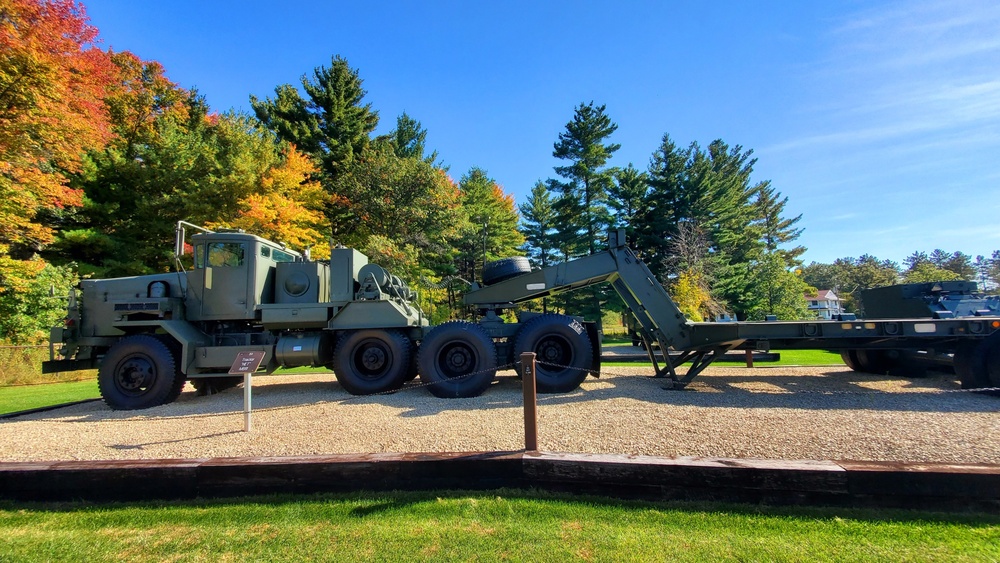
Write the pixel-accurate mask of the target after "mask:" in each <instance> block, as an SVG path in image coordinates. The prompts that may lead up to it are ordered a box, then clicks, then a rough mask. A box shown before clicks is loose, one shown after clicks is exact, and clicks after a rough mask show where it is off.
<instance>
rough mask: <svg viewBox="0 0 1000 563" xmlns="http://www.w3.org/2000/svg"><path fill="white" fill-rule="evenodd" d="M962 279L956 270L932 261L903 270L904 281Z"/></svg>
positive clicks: (919, 281)
mask: <svg viewBox="0 0 1000 563" xmlns="http://www.w3.org/2000/svg"><path fill="white" fill-rule="evenodd" d="M961 279H962V277H961V276H960V275H958V274H956V273H955V272H952V271H951V270H945V269H944V268H939V267H937V266H935V265H934V264H931V263H930V262H924V263H920V264H916V265H914V266H913V267H911V268H909V269H908V270H906V271H905V272H903V283H921V282H939V281H951V280H961Z"/></svg>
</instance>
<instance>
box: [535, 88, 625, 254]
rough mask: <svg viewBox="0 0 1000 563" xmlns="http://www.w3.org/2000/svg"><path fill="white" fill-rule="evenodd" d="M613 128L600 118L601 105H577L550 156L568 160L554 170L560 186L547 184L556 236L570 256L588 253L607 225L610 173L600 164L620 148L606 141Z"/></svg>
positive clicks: (606, 117) (602, 108) (597, 244)
mask: <svg viewBox="0 0 1000 563" xmlns="http://www.w3.org/2000/svg"><path fill="white" fill-rule="evenodd" d="M617 129H618V125H617V124H615V123H613V122H612V121H611V118H610V117H608V116H607V114H605V106H603V105H601V106H595V105H594V102H590V103H589V104H582V103H581V104H580V105H579V106H577V108H576V111H575V112H574V114H573V120H572V121H570V122H569V123H567V124H566V130H565V131H563V132H562V133H560V134H559V140H558V141H557V142H556V143H555V144H554V145H553V150H552V156H554V157H556V158H558V159H560V160H565V161H568V164H566V165H565V166H556V167H555V171H556V174H558V175H559V176H560V177H562V178H563V179H564V180H565V181H563V182H553V184H552V185H553V186H555V187H556V188H558V190H559V192H560V193H561V195H562V197H561V198H560V200H559V202H557V206H556V209H557V211H558V213H559V215H558V219H557V220H558V222H559V227H558V231H559V232H560V237H562V238H565V242H564V243H563V245H564V247H565V248H567V249H572V250H571V251H572V252H581V253H586V254H594V253H595V252H596V251H597V249H598V247H599V246H600V241H601V240H603V239H604V235H605V231H606V230H607V226H608V225H609V224H610V213H609V211H608V207H607V192H608V189H609V187H610V186H611V185H612V177H613V172H614V170H613V169H608V168H606V165H607V162H608V160H609V159H610V158H611V156H612V155H613V154H614V153H615V152H616V151H617V150H618V149H619V148H621V145H619V144H617V143H609V142H607V139H608V137H610V136H611V135H612V134H613V133H614V132H615V131H616V130H617Z"/></svg>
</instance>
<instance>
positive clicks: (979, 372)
mask: <svg viewBox="0 0 1000 563" xmlns="http://www.w3.org/2000/svg"><path fill="white" fill-rule="evenodd" d="M998 348H1000V332H996V333H993V334H991V335H990V336H987V337H986V338H984V339H982V340H978V341H966V342H962V343H961V344H960V345H959V346H958V348H957V349H956V350H955V374H956V375H958V380H959V381H960V382H961V384H962V389H981V388H983V387H993V386H994V385H993V381H992V380H993V378H992V377H991V374H992V373H994V372H998V371H1000V370H998V369H997V368H996V367H995V365H991V364H995V359H1000V357H997V356H1000V353H998V352H997V351H996V350H997V349H998ZM998 375H1000V374H998Z"/></svg>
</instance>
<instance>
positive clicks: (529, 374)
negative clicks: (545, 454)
mask: <svg viewBox="0 0 1000 563" xmlns="http://www.w3.org/2000/svg"><path fill="white" fill-rule="evenodd" d="M521 385H522V388H523V390H524V450H525V451H528V452H537V451H538V403H537V396H536V389H535V353H534V352H525V353H523V354H521Z"/></svg>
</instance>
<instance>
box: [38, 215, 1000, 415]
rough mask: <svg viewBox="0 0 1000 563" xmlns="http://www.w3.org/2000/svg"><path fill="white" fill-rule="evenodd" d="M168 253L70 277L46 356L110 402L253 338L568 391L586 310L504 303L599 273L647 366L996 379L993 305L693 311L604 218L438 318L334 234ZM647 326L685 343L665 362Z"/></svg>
mask: <svg viewBox="0 0 1000 563" xmlns="http://www.w3.org/2000/svg"><path fill="white" fill-rule="evenodd" d="M188 229H194V230H197V231H199V232H198V233H197V234H194V235H192V236H191V237H190V238H191V248H192V249H193V251H192V252H193V256H192V258H193V260H192V263H193V266H192V267H191V269H190V270H187V271H185V270H184V269H183V268H181V267H180V264H181V260H180V258H181V256H182V254H183V253H184V249H185V248H186V247H187V246H186V244H185V241H186V237H187V230H188ZM175 255H176V256H177V257H178V269H177V270H178V271H176V272H174V273H164V274H154V275H148V276H137V277H128V278H116V279H106V280H84V281H83V282H81V284H80V292H81V293H80V295H79V296H78V295H77V294H76V292H75V291H74V292H71V295H70V299H69V307H68V313H67V316H66V320H65V323H64V325H63V326H59V327H55V328H53V329H52V333H51V335H50V359H49V361H46V362H43V365H42V369H43V371H44V372H46V373H49V372H55V371H68V370H75V369H93V368H97V369H98V384H99V387H100V391H101V395H102V397H103V398H104V400H105V402H106V403H107V404H108V405H109V406H110V407H111V408H113V409H141V408H148V407H152V406H156V405H161V404H164V403H169V402H171V401H173V400H174V399H176V398H177V396H178V395H179V394H180V391H181V389H182V387H183V386H184V383H185V381H188V380H190V381H191V382H192V383H193V384H194V386H195V387H196V388H198V389H201V390H204V389H220V388H224V387H227V386H231V385H236V384H237V383H238V382H239V381H241V380H242V378H241V377H234V376H233V375H231V374H230V373H229V369H230V367H231V366H232V365H233V363H234V361H235V360H236V359H237V358H238V357H240V355H241V353H243V352H259V353H262V354H263V361H262V363H261V367H260V369H261V370H262V371H264V372H266V373H272V372H274V371H275V370H276V369H278V368H280V367H296V366H311V367H324V368H327V369H331V370H332V371H333V372H334V374H335V375H336V378H337V380H338V381H339V382H340V384H341V385H342V387H343V388H344V389H345V390H346V391H348V392H349V393H352V394H356V395H365V394H372V393H379V392H385V391H391V390H394V389H398V388H399V387H401V386H402V385H403V384H405V383H406V382H407V381H410V380H412V379H414V378H415V377H417V376H418V375H419V377H420V379H421V381H422V382H423V383H424V384H426V385H427V387H428V389H429V390H430V392H431V393H432V394H434V395H436V396H438V397H473V396H477V395H479V394H481V393H482V392H483V391H485V390H486V389H487V388H488V387H489V385H490V384H491V383H492V382H493V380H494V378H495V376H496V372H497V370H498V369H499V368H502V367H506V366H512V365H514V364H515V361H516V359H517V358H519V357H520V355H521V354H522V353H524V352H534V353H535V354H536V355H537V359H538V365H537V368H536V380H537V385H538V390H539V391H540V392H543V393H561V392H568V391H572V390H574V389H576V388H577V387H579V385H580V383H582V382H583V380H584V379H586V377H587V375H588V374H595V375H596V374H597V372H598V371H599V369H600V357H601V354H600V336H599V334H598V332H597V329H596V326H595V324H594V323H592V322H584V321H582V320H581V319H579V318H574V317H571V316H567V315H560V314H540V313H534V312H526V311H521V312H519V313H518V314H517V322H505V321H504V319H503V316H502V313H504V311H507V310H516V309H517V308H518V306H519V305H520V304H522V303H525V302H527V301H531V300H534V299H540V298H543V297H546V296H551V295H555V294H558V293H563V292H567V291H573V290H575V289H579V288H582V287H587V286H592V285H595V284H599V283H609V284H611V286H612V287H613V288H614V289H615V291H616V292H618V294H619V295H621V297H622V299H624V301H625V303H626V304H627V305H628V306H629V308H630V309H631V311H632V312H633V314H634V315H635V318H636V320H637V325H638V328H639V331H638V332H639V333H640V335H641V338H642V340H643V341H644V342H645V343H646V350H647V351H648V352H649V358H650V361H651V362H652V364H653V367H654V369H655V375H656V377H662V378H668V379H669V380H670V381H672V382H674V386H676V387H683V386H685V385H687V384H688V383H689V382H690V381H691V380H692V379H694V378H695V377H697V376H698V375H699V374H700V373H701V372H702V371H703V370H704V369H705V368H706V367H707V366H708V365H710V364H711V363H712V361H713V360H715V359H716V358H718V357H719V356H720V355H721V354H723V353H725V352H727V351H729V350H734V349H737V350H781V349H808V348H821V349H830V350H842V351H845V353H846V354H847V355H846V356H845V358H847V359H850V358H857V359H858V364H859V366H860V365H861V364H862V363H863V362H862V359H863V360H864V362H869V365H871V362H875V361H876V360H877V361H879V362H881V364H880V365H882V364H884V363H886V362H891V354H890V353H889V352H890V351H893V350H909V349H913V350H926V349H934V350H937V351H939V352H950V353H953V354H954V355H955V368H956V372H957V373H958V374H959V377H960V379H961V381H962V385H963V387H966V388H981V387H989V386H998V385H1000V318H998V317H975V318H961V319H880V320H872V321H843V322H841V321H800V322H726V323H694V322H690V321H688V320H687V319H686V318H685V317H684V315H683V313H681V311H680V309H678V307H677V306H676V304H675V303H674V302H673V300H672V299H671V298H670V296H669V295H668V294H667V292H666V290H665V289H664V288H663V286H662V285H660V283H659V282H658V281H657V280H656V278H655V277H654V276H653V274H652V272H650V270H649V268H647V267H646V265H645V264H643V263H642V262H641V261H640V260H639V259H638V258H637V257H636V255H635V254H634V253H633V252H632V251H631V250H630V249H629V248H628V247H627V246H626V245H625V234H624V231H623V230H618V231H612V232H610V233H609V236H608V249H607V250H606V251H603V252H600V253H598V254H594V255H591V256H586V257H583V258H578V259H575V260H569V261H567V262H564V263H561V264H557V265H554V266H549V267H547V268H542V269H540V270H534V271H532V270H531V269H530V267H529V266H528V265H527V261H526V260H524V259H523V258H509V259H504V260H500V261H496V262H494V263H490V264H487V267H486V268H484V273H483V278H484V279H483V281H482V282H481V283H473V284H472V286H471V287H470V289H469V290H468V291H467V292H466V294H465V296H464V301H465V303H466V304H467V305H470V306H472V307H474V308H475V310H476V311H477V312H478V316H479V319H478V321H476V322H472V321H450V322H446V323H444V324H441V325H438V326H431V325H430V323H429V322H428V321H427V319H426V318H424V316H423V313H422V312H421V310H420V308H419V307H418V306H417V303H416V294H415V293H414V292H413V291H411V290H410V289H409V288H408V287H407V286H406V284H404V283H403V282H402V281H401V280H400V279H399V278H398V277H396V276H393V275H391V274H390V273H389V272H387V271H386V270H385V269H384V268H382V267H380V266H378V265H376V264H370V263H369V262H368V258H367V257H366V256H365V255H364V254H362V253H360V252H358V251H356V250H353V249H348V248H339V247H338V248H332V249H331V258H330V260H329V261H311V260H309V259H308V258H306V257H304V256H302V255H301V254H298V253H296V252H293V251H291V250H288V249H286V248H284V247H283V246H282V245H279V244H276V243H273V242H271V241H268V240H265V239H262V238H260V237H256V236H254V235H250V234H246V233H243V232H240V231H220V232H212V231H208V230H205V229H201V228H199V227H196V226H194V225H190V224H188V223H184V222H180V223H178V228H177V242H176V246H175ZM654 342H655V343H657V344H658V345H659V347H660V349H661V350H664V351H666V350H675V351H679V352H681V353H680V354H679V355H677V356H676V357H671V356H670V355H669V354H668V355H666V359H665V360H664V363H663V364H662V365H660V363H659V362H658V360H657V358H656V357H655V356H654V354H653V352H652V349H653V348H652V346H651V344H652V343H654ZM686 362H690V363H691V365H690V367H689V369H688V370H687V372H686V373H685V374H684V375H683V376H680V375H679V374H678V373H677V368H678V367H679V366H680V365H681V364H684V363H686ZM859 366H853V367H859Z"/></svg>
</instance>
